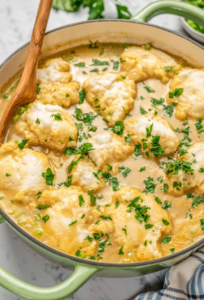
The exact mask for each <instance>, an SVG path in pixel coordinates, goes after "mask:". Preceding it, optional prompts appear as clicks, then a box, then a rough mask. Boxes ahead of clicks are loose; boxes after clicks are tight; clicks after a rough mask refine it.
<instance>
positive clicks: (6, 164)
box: [0, 141, 54, 203]
mask: <svg viewBox="0 0 204 300" xmlns="http://www.w3.org/2000/svg"><path fill="white" fill-rule="evenodd" d="M46 172H48V173H50V174H51V176H52V178H53V179H54V173H53V171H52V170H51V169H50V164H49V162H48V159H47V157H46V155H45V154H44V153H40V152H37V151H34V150H31V149H28V148H24V149H23V150H20V148H19V147H18V145H17V144H16V143H15V142H14V141H10V142H8V143H5V144H3V145H2V146H1V147H0V189H2V190H11V191H13V192H15V193H16V195H15V197H14V200H15V201H20V202H24V203H28V202H31V201H33V200H36V199H37V194H38V192H41V191H43V190H45V189H48V188H49V187H50V185H48V184H47V183H46ZM43 173H45V176H44V177H43V176H42V174H43ZM51 183H52V182H50V184H51Z"/></svg>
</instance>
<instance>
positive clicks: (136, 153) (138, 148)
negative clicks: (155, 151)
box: [134, 144, 142, 156]
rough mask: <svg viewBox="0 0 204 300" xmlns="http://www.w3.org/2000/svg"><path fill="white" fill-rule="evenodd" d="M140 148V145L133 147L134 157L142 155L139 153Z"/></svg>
mask: <svg viewBox="0 0 204 300" xmlns="http://www.w3.org/2000/svg"><path fill="white" fill-rule="evenodd" d="M140 148H141V145H140V144H136V145H135V149H134V152H135V156H140V155H142V152H141V151H140Z"/></svg>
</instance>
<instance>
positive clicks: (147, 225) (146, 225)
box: [145, 224, 154, 229]
mask: <svg viewBox="0 0 204 300" xmlns="http://www.w3.org/2000/svg"><path fill="white" fill-rule="evenodd" d="M153 226H154V225H153V224H145V229H150V228H152V227H153Z"/></svg>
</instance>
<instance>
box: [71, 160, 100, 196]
mask: <svg viewBox="0 0 204 300" xmlns="http://www.w3.org/2000/svg"><path fill="white" fill-rule="evenodd" d="M97 173H98V168H97V167H96V166H95V165H94V164H93V162H91V161H90V160H89V159H88V158H87V157H85V158H84V159H82V160H80V161H79V163H78V164H77V165H76V166H75V167H74V168H73V170H72V173H71V174H72V184H73V185H79V186H80V187H82V189H83V190H84V191H86V192H88V191H97V190H98V189H99V188H101V187H103V186H104V184H105V180H104V179H102V178H100V177H101V176H100V174H99V177H97Z"/></svg>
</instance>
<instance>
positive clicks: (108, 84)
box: [83, 73, 136, 126]
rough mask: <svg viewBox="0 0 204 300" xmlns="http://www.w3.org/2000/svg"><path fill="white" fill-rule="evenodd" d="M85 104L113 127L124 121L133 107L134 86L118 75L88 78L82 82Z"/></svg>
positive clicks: (128, 80) (111, 74)
mask: <svg viewBox="0 0 204 300" xmlns="http://www.w3.org/2000/svg"><path fill="white" fill-rule="evenodd" d="M83 86H84V88H85V92H86V100H87V102H88V103H89V104H90V105H91V106H92V107H93V108H94V109H95V110H96V111H97V112H99V113H101V114H102V116H103V118H105V119H106V120H107V121H106V122H107V125H108V126H113V125H114V124H115V122H116V121H118V120H124V119H125V117H126V115H127V114H128V113H129V112H130V111H131V110H132V109H133V107H134V99H135V97H136V86H135V83H134V81H133V80H130V79H128V78H127V77H123V76H121V74H120V73H118V74H113V73H105V74H103V75H96V76H92V77H90V78H88V79H87V80H86V81H85V82H84V85H83Z"/></svg>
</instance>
